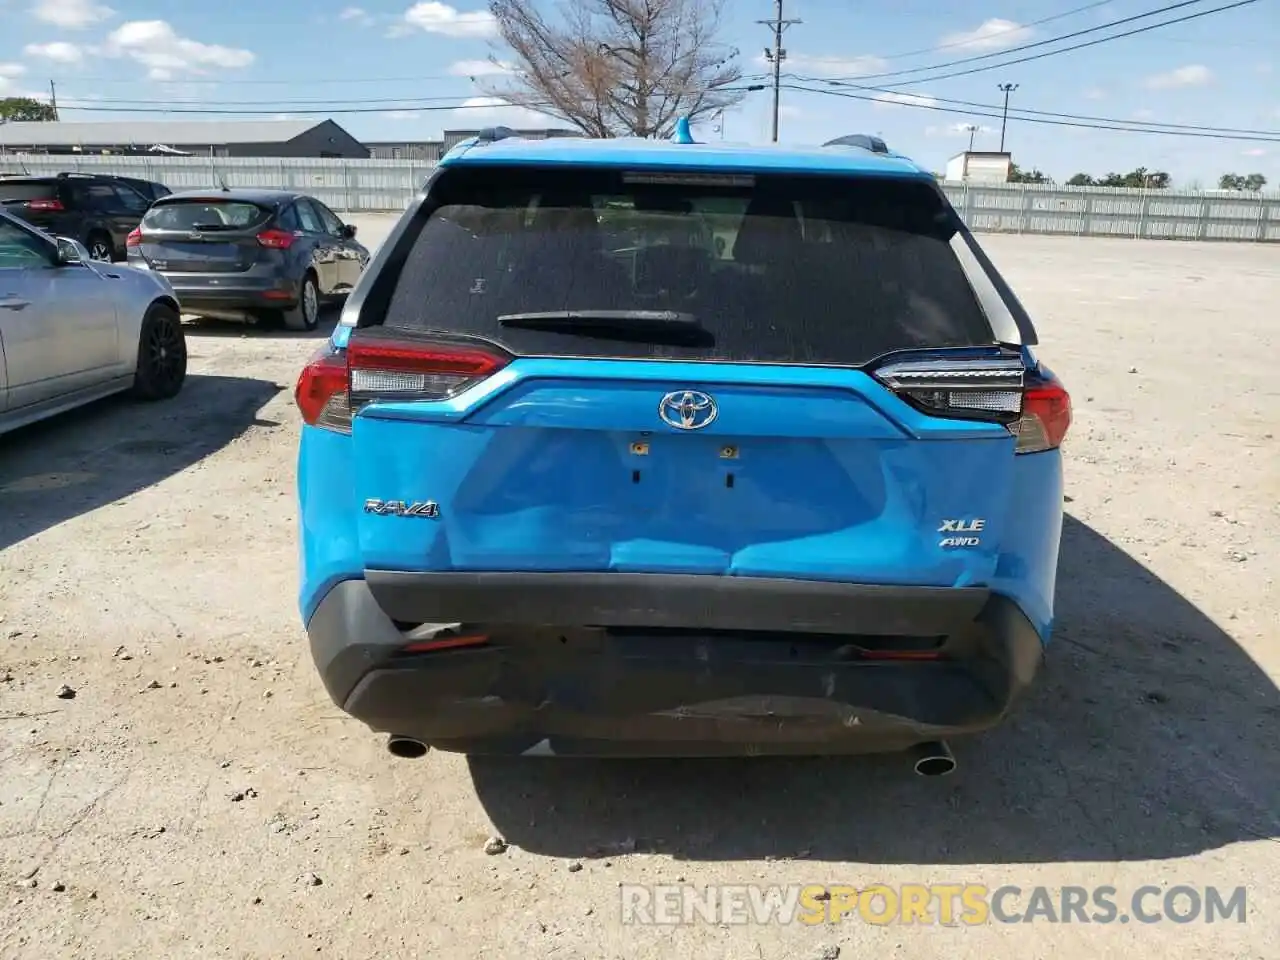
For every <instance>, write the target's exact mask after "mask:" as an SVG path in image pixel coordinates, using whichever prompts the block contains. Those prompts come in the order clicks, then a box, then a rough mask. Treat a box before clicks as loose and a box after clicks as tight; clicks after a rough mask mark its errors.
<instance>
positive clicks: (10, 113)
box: [0, 97, 58, 123]
mask: <svg viewBox="0 0 1280 960" xmlns="http://www.w3.org/2000/svg"><path fill="white" fill-rule="evenodd" d="M57 119H58V116H57V114H56V113H54V110H53V104H51V103H45V102H44V101H43V100H34V99H32V98H31V97H2V98H0V120H3V121H4V122H6V123H13V122H16V121H21V120H57Z"/></svg>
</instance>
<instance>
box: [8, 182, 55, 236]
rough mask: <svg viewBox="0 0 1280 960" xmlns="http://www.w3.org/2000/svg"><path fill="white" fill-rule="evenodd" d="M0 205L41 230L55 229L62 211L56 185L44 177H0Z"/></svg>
mask: <svg viewBox="0 0 1280 960" xmlns="http://www.w3.org/2000/svg"><path fill="white" fill-rule="evenodd" d="M0 208H3V209H4V211H5V213H9V214H12V215H13V216H15V217H20V218H22V219H23V220H25V221H26V222H27V223H30V224H31V225H33V226H36V227H39V228H40V229H42V230H47V229H53V228H56V227H57V226H58V225H59V224H60V223H61V222H62V220H63V219H64V215H65V213H66V208H65V207H64V206H63V205H62V201H61V200H60V199H59V196H58V184H57V183H55V182H52V181H48V180H11V179H5V178H0Z"/></svg>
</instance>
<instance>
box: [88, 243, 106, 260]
mask: <svg viewBox="0 0 1280 960" xmlns="http://www.w3.org/2000/svg"><path fill="white" fill-rule="evenodd" d="M89 258H90V259H91V260H108V261H109V260H110V259H111V244H109V243H107V241H105V240H93V241H92V242H90V244H89Z"/></svg>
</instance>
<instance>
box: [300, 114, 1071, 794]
mask: <svg viewBox="0 0 1280 960" xmlns="http://www.w3.org/2000/svg"><path fill="white" fill-rule="evenodd" d="M508 133H509V132H508V131H504V130H498V131H490V132H489V133H488V134H487V135H485V136H482V137H480V138H477V139H474V140H471V141H468V142H466V143H463V144H460V145H459V146H458V147H456V148H455V149H454V150H453V151H451V152H450V153H449V154H448V156H446V157H445V159H444V160H443V161H442V162H441V163H440V165H439V167H438V169H437V170H436V171H435V172H434V174H433V176H432V177H431V179H430V181H429V182H428V183H427V185H426V187H425V189H424V190H423V192H422V193H421V194H420V195H419V196H418V198H417V200H416V201H415V202H414V203H413V204H412V206H411V207H410V209H409V210H408V211H407V212H406V213H405V214H404V216H403V217H401V219H400V221H399V223H398V224H397V225H396V227H395V228H394V229H393V231H392V232H391V234H390V236H389V237H388V238H387V240H386V241H385V243H384V244H383V245H382V247H381V249H380V250H379V251H378V253H377V255H376V256H375V257H374V259H373V261H372V263H371V264H370V267H369V269H368V270H367V272H366V273H365V274H364V276H363V277H362V279H361V280H360V282H359V284H358V286H357V287H356V289H355V291H354V293H353V295H352V296H351V298H350V299H349V301H348V303H347V305H346V307H345V310H344V312H343V315H342V320H341V323H340V325H339V326H338V327H337V329H336V330H335V332H334V334H333V337H332V339H331V341H329V342H328V343H327V344H326V345H325V347H324V348H323V349H322V350H321V351H320V352H319V353H318V354H317V355H316V356H315V357H314V358H313V359H312V361H311V362H310V363H309V365H308V366H307V367H306V369H305V370H304V371H303V373H302V375H301V378H300V379H299V382H298V385H297V391H296V397H297V402H298V406H299V408H300V410H301V414H302V417H303V419H304V420H305V425H304V426H303V429H302V441H301V452H300V458H299V464H298V471H299V478H298V483H299V496H300V499H301V541H302V542H301V553H302V589H301V598H300V600H301V608H302V616H303V619H304V621H305V623H306V627H307V631H308V633H309V636H310V644H311V650H312V654H313V657H314V660H315V663H316V666H317V667H318V669H319V672H320V675H321V677H322V678H323V681H324V684H325V686H326V688H327V689H328V692H329V694H330V696H331V697H332V698H333V700H334V701H335V702H336V703H337V704H338V705H339V706H340V707H341V708H342V709H343V710H344V711H345V712H347V713H348V714H350V715H351V716H353V717H356V718H358V719H359V720H361V721H363V722H364V723H365V724H367V725H368V726H369V727H371V728H372V729H373V730H376V731H381V732H383V733H386V734H389V735H390V736H389V739H388V744H389V747H390V749H391V752H392V753H393V754H396V755H398V756H421V755H422V754H424V753H425V752H426V751H427V749H428V748H430V747H436V748H438V749H443V750H448V751H461V752H467V753H516V754H532V755H539V754H544V755H578V756H583V755H586V756H607V755H623V756H628V755H630V756H636V755H648V756H696V755H702V756H706V755H725V754H739V755H741V754H770V753H772V754H778V753H783V754H798V753H809V754H813V753H854V752H869V751H891V750H907V749H911V750H914V751H915V752H916V754H917V769H918V770H920V771H921V772H929V773H938V772H947V771H949V770H950V769H951V768H952V767H953V766H954V760H953V759H952V757H951V754H950V751H949V750H948V749H947V747H946V740H947V739H948V738H950V737H952V736H955V735H960V734H968V733H973V732H976V731H979V730H982V729H985V728H988V727H990V726H992V725H994V724H996V723H998V722H999V721H1000V720H1001V719H1002V718H1003V717H1004V716H1005V715H1006V714H1007V712H1008V711H1009V710H1010V708H1011V707H1012V706H1013V705H1014V703H1015V702H1016V701H1017V699H1018V698H1019V695H1020V694H1022V693H1023V692H1024V691H1025V690H1026V689H1027V687H1028V686H1029V684H1031V682H1032V680H1033V678H1034V676H1035V674H1036V671H1037V667H1038V665H1039V663H1040V661H1041V655H1042V651H1043V648H1044V645H1045V642H1046V641H1047V640H1048V637H1049V632H1050V628H1051V625H1052V622H1053V595H1054V583H1055V572H1056V566H1057V558H1058V544H1059V537H1060V533H1061V528H1062V499H1063V497H1062V464H1061V458H1060V453H1059V445H1060V444H1061V442H1062V439H1063V435H1064V434H1065V433H1066V431H1067V428H1068V425H1069V422H1070V417H1071V412H1070V402H1069V399H1068V396H1067V393H1066V391H1065V390H1064V389H1063V387H1062V385H1061V384H1060V383H1059V381H1058V380H1057V379H1056V378H1055V377H1054V376H1053V375H1052V374H1051V373H1050V372H1049V370H1048V369H1046V368H1045V367H1043V366H1041V365H1040V363H1039V362H1038V361H1037V359H1036V358H1035V356H1034V355H1033V353H1032V351H1031V347H1032V345H1033V344H1034V343H1035V342H1036V335H1035V331H1034V328H1033V326H1032V323H1031V321H1030V319H1029V318H1028V316H1027V314H1026V312H1025V311H1024V309H1023V308H1022V306H1021V305H1020V304H1019V302H1018V300H1017V298H1016V297H1015V295H1014V294H1013V292H1012V291H1011V290H1010V289H1009V287H1008V286H1007V285H1006V283H1005V282H1004V280H1003V279H1002V278H1001V277H1000V274H999V273H998V272H997V270H996V268H995V267H994V266H993V265H992V263H991V261H990V260H989V259H988V258H987V256H986V255H985V254H984V253H983V252H982V250H981V249H980V248H979V246H978V244H977V243H976V242H975V240H974V238H973V236H972V235H971V234H970V232H969V231H968V230H967V229H966V228H965V226H964V224H963V223H962V222H961V221H960V219H959V217H958V215H957V214H956V212H955V211H954V210H953V209H952V207H951V206H950V205H949V204H948V202H947V200H946V198H945V196H944V195H943V193H942V191H941V190H940V188H939V186H938V185H937V183H936V182H935V180H934V178H933V177H932V176H931V175H930V174H929V173H928V172H927V171H924V170H922V169H921V168H919V167H918V166H916V165H915V164H914V163H912V162H911V161H909V160H908V159H906V158H905V157H902V156H899V155H897V154H894V153H892V152H890V151H888V150H887V149H885V148H884V147H883V145H882V144H880V143H878V142H877V141H875V140H874V139H873V138H857V137H854V138H845V139H844V140H843V141H841V142H837V143H834V144H832V145H828V146H826V147H818V148H813V149H803V150H802V149H786V150H782V149H776V148H756V147H732V146H726V145H723V144H698V143H693V142H691V138H689V137H688V136H687V135H684V136H679V135H678V136H677V137H676V138H675V139H674V140H672V141H668V142H659V141H628V140H571V139H563V140H548V141H526V140H522V139H518V138H515V137H513V136H509V135H508Z"/></svg>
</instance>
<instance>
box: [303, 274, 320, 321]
mask: <svg viewBox="0 0 1280 960" xmlns="http://www.w3.org/2000/svg"><path fill="white" fill-rule="evenodd" d="M319 316H320V294H319V293H318V292H317V291H316V285H315V284H314V283H312V282H311V281H310V280H309V279H308V280H306V281H304V282H303V284H302V319H303V322H304V323H306V326H307V329H308V330H310V329H312V328H314V327H315V325H316V323H317V321H318V319H319Z"/></svg>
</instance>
